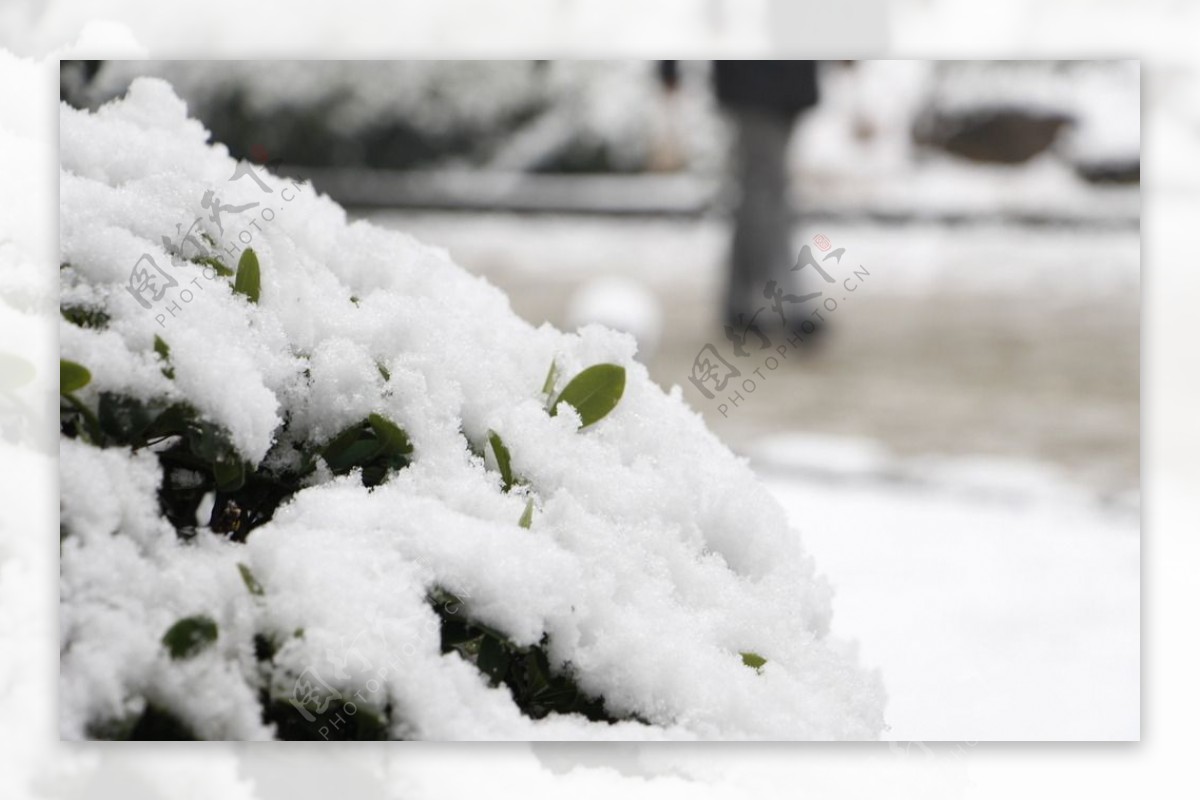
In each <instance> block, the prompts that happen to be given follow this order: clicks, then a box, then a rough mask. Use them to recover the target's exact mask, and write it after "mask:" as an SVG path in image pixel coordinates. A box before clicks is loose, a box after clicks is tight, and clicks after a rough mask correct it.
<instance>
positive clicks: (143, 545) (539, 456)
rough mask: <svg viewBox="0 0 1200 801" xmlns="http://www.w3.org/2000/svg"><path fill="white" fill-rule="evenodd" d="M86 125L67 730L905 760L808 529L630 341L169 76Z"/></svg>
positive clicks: (75, 250)
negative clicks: (875, 753)
mask: <svg viewBox="0 0 1200 801" xmlns="http://www.w3.org/2000/svg"><path fill="white" fill-rule="evenodd" d="M61 114H62V120H61V152H62V172H61V202H62V228H61V248H62V256H61V261H62V267H61V284H62V290H61V291H62V294H61V307H62V318H63V319H62V322H61V353H62V359H63V365H62V392H63V395H62V404H61V423H62V440H61V493H62V496H61V497H62V500H61V537H62V541H61V571H62V576H61V692H60V708H61V730H62V734H63V736H64V737H68V738H84V737H118V738H119V737H151V738H155V737H157V738H168V737H199V738H209V739H211V738H234V739H266V738H271V737H278V738H325V739H346V738H359V739H363V738H383V737H387V738H423V739H487V738H520V739H526V738H539V739H540V738H625V737H628V738H664V737H666V738H755V737H756V738H873V737H876V736H878V734H879V733H880V731H881V729H882V726H883V721H882V703H883V702H882V689H881V687H880V684H879V681H878V678H877V677H875V676H874V675H872V674H870V673H867V672H864V671H863V670H861V669H860V668H859V667H858V666H857V665H856V664H855V659H854V655H853V653H852V652H851V651H850V650H849V649H848V648H847V647H845V646H844V645H841V644H839V643H837V642H836V641H835V640H833V639H831V638H830V637H829V636H828V629H829V622H830V592H829V589H828V587H827V585H826V584H825V583H824V581H823V580H821V579H820V578H818V577H817V576H816V575H815V574H814V566H813V564H812V560H811V559H810V558H809V557H808V556H807V555H806V554H805V552H804V550H803V548H802V546H801V543H800V539H799V536H798V535H797V533H796V532H795V531H793V530H791V529H789V527H788V524H787V522H786V520H785V518H784V515H783V513H782V511H781V509H780V508H779V507H778V505H777V504H776V503H775V502H774V501H773V500H772V498H771V497H770V496H769V495H768V494H767V492H766V491H765V490H764V489H763V488H762V487H761V486H760V485H759V483H758V482H757V481H756V480H755V478H754V476H753V474H752V472H751V471H750V469H749V468H748V466H747V465H746V464H745V463H744V462H743V461H741V460H738V459H736V458H735V457H734V456H733V455H732V454H731V453H730V452H729V451H728V450H727V449H726V448H725V447H724V446H723V445H722V444H721V443H720V442H719V441H718V440H717V439H716V438H715V437H714V436H713V435H712V434H710V433H709V432H708V431H707V430H706V429H705V428H704V426H703V424H702V422H701V420H700V418H699V417H698V415H696V414H695V413H694V412H692V411H691V410H689V409H688V408H687V407H686V405H685V404H684V403H683V401H682V398H681V393H680V391H679V389H678V388H674V389H672V391H671V392H669V393H664V392H663V391H661V390H660V389H659V388H658V387H657V386H656V385H655V384H653V383H652V382H651V381H650V380H649V378H648V376H647V373H646V370H645V368H644V367H643V366H642V365H640V364H639V363H638V362H636V361H635V360H634V359H633V355H634V343H633V340H632V339H631V338H630V337H628V336H627V335H623V334H617V333H615V332H612V331H609V330H607V329H603V328H599V327H589V328H585V329H583V330H581V331H580V332H578V333H574V334H568V333H562V332H559V331H557V330H555V329H553V328H552V327H550V326H546V325H544V326H542V327H540V328H534V327H532V326H530V325H529V324H527V323H525V322H524V321H522V320H521V319H519V318H517V317H516V316H515V315H514V314H513V313H512V312H511V310H510V308H509V304H508V301H507V298H506V297H505V296H504V295H503V294H502V293H501V292H500V291H498V290H497V289H495V288H494V287H492V286H490V285H489V284H488V283H487V282H486V281H484V280H482V279H480V278H477V277H473V276H471V275H469V274H467V273H466V272H464V271H463V270H461V269H460V268H458V267H457V266H456V265H455V264H454V263H453V262H452V261H451V260H450V259H449V257H448V256H447V254H446V253H445V252H443V251H441V250H438V249H436V248H432V247H428V246H426V245H423V244H420V243H418V242H416V241H414V240H413V239H411V238H410V237H406V236H404V235H401V234H397V233H394V232H387V231H383V230H380V229H377V228H374V227H372V226H371V225H368V224H366V223H363V222H355V223H348V222H347V220H346V216H345V213H344V212H343V211H342V209H340V208H339V207H338V206H336V205H335V204H334V203H332V202H331V201H330V200H329V199H328V198H325V197H319V196H317V195H316V194H315V193H314V192H313V190H312V188H311V186H309V185H307V184H297V183H294V182H291V181H288V180H284V179H281V178H278V177H275V176H272V175H270V174H268V173H267V172H266V171H265V170H262V169H260V168H257V167H252V166H251V165H248V164H246V163H244V162H236V161H235V160H233V159H232V158H230V157H229V155H228V153H227V151H226V149H225V148H224V147H223V146H221V145H209V144H208V143H207V139H208V134H207V132H206V131H205V130H204V129H203V128H202V126H201V125H200V124H199V123H197V122H196V121H194V120H190V119H188V117H187V114H186V108H185V107H184V104H183V103H182V102H181V101H180V100H179V99H178V98H177V97H176V96H175V95H174V93H173V92H172V90H171V88H170V86H169V85H168V84H166V83H165V82H162V81H160V80H157V79H141V80H139V81H137V82H135V83H134V84H133V86H132V87H131V89H130V91H129V93H128V95H127V96H126V97H125V98H124V99H121V100H119V101H115V102H113V103H110V104H109V105H107V106H105V107H103V108H101V109H100V110H99V111H98V112H97V113H95V114H90V113H87V112H80V111H76V110H73V109H71V108H69V107H66V106H63V108H62V112H61ZM552 365H553V368H552V367H551V366H552ZM596 365H606V366H605V367H600V368H597V369H594V370H588V368H590V367H593V366H596ZM548 371H550V372H551V374H550V375H549V376H548V375H547V373H548Z"/></svg>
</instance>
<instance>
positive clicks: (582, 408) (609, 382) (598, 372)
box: [550, 364, 625, 428]
mask: <svg viewBox="0 0 1200 801" xmlns="http://www.w3.org/2000/svg"><path fill="white" fill-rule="evenodd" d="M624 393H625V368H624V367H621V366H620V365H618V364H594V365H592V366H591V367H589V368H587V369H586V370H584V371H583V372H581V373H580V374H579V375H577V376H575V377H574V378H573V379H571V382H570V383H569V384H567V386H566V387H565V388H564V389H563V391H562V393H561V394H560V395H559V396H558V398H557V399H556V400H555V401H554V404H553V405H552V406H551V407H550V416H551V417H553V416H554V415H556V414H557V413H558V407H559V404H562V403H569V404H570V405H571V406H572V407H573V408H574V409H575V411H577V412H578V413H579V419H580V420H581V421H582V423H583V426H582V427H584V428H586V427H587V426H590V425H591V424H592V423H595V422H597V421H598V420H601V419H603V418H604V416H605V415H607V414H608V413H609V412H611V411H612V410H613V409H614V408H616V405H617V403H618V402H619V401H620V400H621V395H623V394H624Z"/></svg>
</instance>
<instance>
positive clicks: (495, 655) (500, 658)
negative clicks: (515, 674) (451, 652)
mask: <svg viewBox="0 0 1200 801" xmlns="http://www.w3.org/2000/svg"><path fill="white" fill-rule="evenodd" d="M511 658H512V657H511V656H509V653H508V651H507V650H505V648H504V644H503V643H502V642H501V641H500V640H498V639H496V638H495V637H491V636H487V635H484V637H483V638H482V642H480V644H479V654H478V656H477V657H476V659H475V666H476V667H478V668H479V669H480V670H481V671H483V673H484V674H485V675H486V676H487V677H488V678H489V679H491V683H492V686H493V687H495V686H497V685H498V684H499V683H500V679H501V678H503V677H504V674H505V673H506V672H507V671H508V665H509V662H510V661H511Z"/></svg>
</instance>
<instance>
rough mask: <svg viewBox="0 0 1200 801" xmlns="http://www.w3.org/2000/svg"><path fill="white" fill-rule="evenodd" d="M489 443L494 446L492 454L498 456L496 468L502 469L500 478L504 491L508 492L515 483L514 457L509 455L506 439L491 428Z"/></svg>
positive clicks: (489, 430)
mask: <svg viewBox="0 0 1200 801" xmlns="http://www.w3.org/2000/svg"><path fill="white" fill-rule="evenodd" d="M488 444H490V445H491V446H492V454H493V455H494V456H495V457H496V468H497V469H499V471H500V480H501V481H503V482H504V491H505V492H508V491H509V490H511V489H512V485H513V474H512V459H511V458H510V457H509V454H508V448H506V447H505V445H504V440H502V439H500V435H499V434H497V433H496V432H495V431H492V430H491V429H490V428H489V429H488Z"/></svg>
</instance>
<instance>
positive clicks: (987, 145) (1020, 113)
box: [914, 107, 1073, 164]
mask: <svg viewBox="0 0 1200 801" xmlns="http://www.w3.org/2000/svg"><path fill="white" fill-rule="evenodd" d="M1072 122H1073V119H1072V117H1071V116H1070V115H1067V114H1061V113H1056V112H1047V111H1034V110H1028V109H1020V108H1003V107H997V108H987V109H974V110H970V111H962V112H946V111H938V112H934V113H933V114H931V115H929V116H927V117H926V118H925V119H924V120H923V121H922V122H919V123H918V125H917V127H916V130H915V131H914V139H915V141H916V142H917V144H920V145H924V146H926V147H932V148H938V149H941V150H945V151H946V152H948V153H953V154H954V155H956V156H961V157H963V158H966V159H970V160H971V161H979V162H986V163H993V164H1022V163H1024V162H1026V161H1029V160H1030V159H1032V158H1033V157H1034V156H1036V155H1038V154H1039V153H1042V152H1044V151H1046V150H1047V149H1049V148H1050V146H1051V145H1053V144H1054V142H1055V140H1056V139H1057V138H1058V135H1059V133H1060V132H1061V131H1062V129H1063V128H1064V127H1065V126H1067V125H1069V124H1071V123H1072Z"/></svg>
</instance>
